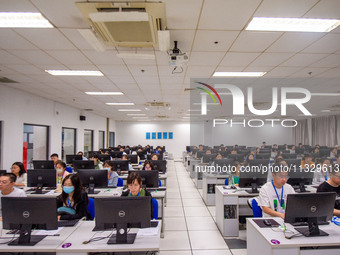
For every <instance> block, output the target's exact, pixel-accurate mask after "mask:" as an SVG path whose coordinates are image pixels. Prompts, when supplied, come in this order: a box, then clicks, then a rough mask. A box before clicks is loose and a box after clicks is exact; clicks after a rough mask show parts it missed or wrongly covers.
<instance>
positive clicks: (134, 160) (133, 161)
mask: <svg viewBox="0 0 340 255" xmlns="http://www.w3.org/2000/svg"><path fill="white" fill-rule="evenodd" d="M127 158H128V161H129V162H130V164H138V155H136V154H133V155H127Z"/></svg>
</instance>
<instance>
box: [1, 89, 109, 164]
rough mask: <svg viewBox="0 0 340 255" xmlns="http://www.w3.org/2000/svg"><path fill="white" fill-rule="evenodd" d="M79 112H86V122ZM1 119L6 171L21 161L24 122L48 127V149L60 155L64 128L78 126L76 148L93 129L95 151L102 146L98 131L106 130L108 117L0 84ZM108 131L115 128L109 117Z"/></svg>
mask: <svg viewBox="0 0 340 255" xmlns="http://www.w3.org/2000/svg"><path fill="white" fill-rule="evenodd" d="M80 115H85V116H86V121H80V120H79V116H80ZM0 121H3V130H2V133H3V134H2V138H3V140H2V157H1V158H2V165H1V166H0V167H1V168H3V169H7V170H8V169H10V166H11V164H12V163H13V162H15V161H22V153H23V148H22V147H23V125H24V123H26V124H37V125H46V126H49V127H50V145H49V150H50V151H49V152H50V154H51V153H58V154H59V155H61V133H62V127H69V128H76V129H77V139H76V140H77V144H76V150H77V151H79V150H81V151H82V150H83V146H84V129H91V130H94V141H93V142H94V143H93V145H94V149H95V150H97V149H99V148H98V136H99V132H98V131H99V130H106V118H105V117H102V116H98V115H95V114H91V113H88V112H86V113H85V114H84V112H81V110H79V109H76V108H72V107H69V106H66V105H62V104H59V103H56V102H53V101H51V100H47V99H44V98H42V97H38V96H35V95H32V94H29V93H26V92H23V91H20V90H16V89H13V88H10V87H6V86H0ZM109 130H110V131H115V123H114V121H113V120H110V129H109ZM106 133H107V132H106ZM106 133H105V135H107V134H106Z"/></svg>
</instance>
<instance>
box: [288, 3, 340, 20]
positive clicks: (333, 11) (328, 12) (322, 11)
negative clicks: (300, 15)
mask: <svg viewBox="0 0 340 255" xmlns="http://www.w3.org/2000/svg"><path fill="white" fill-rule="evenodd" d="M294 2H295V3H296V1H294ZM339 10H340V2H339V1H338V0H323V1H318V3H317V4H316V5H314V6H313V8H312V9H311V10H309V11H308V12H307V13H306V14H305V15H304V17H305V18H316V17H318V18H319V19H339Z"/></svg>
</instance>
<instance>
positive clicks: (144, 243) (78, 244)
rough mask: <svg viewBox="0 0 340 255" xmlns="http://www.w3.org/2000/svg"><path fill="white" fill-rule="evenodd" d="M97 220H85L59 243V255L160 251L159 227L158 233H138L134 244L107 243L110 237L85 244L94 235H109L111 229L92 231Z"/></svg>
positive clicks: (133, 231)
mask: <svg viewBox="0 0 340 255" xmlns="http://www.w3.org/2000/svg"><path fill="white" fill-rule="evenodd" d="M94 226H95V222H93V221H86V222H83V223H82V224H81V225H80V226H79V227H78V229H77V231H75V232H74V233H73V234H71V235H69V236H68V237H67V238H66V239H64V241H63V242H62V243H61V244H59V246H58V248H57V249H56V251H57V254H58V255H66V254H68V255H69V254H72V253H76V254H77V255H81V254H84V255H85V254H87V253H88V252H133V251H145V252H146V251H159V247H160V244H159V241H160V238H159V228H158V234H157V235H150V236H141V235H139V234H137V237H136V240H135V242H134V243H133V244H115V245H110V244H107V241H108V239H107V238H106V239H103V240H101V241H98V242H90V243H88V244H83V242H84V241H87V240H89V239H91V238H93V237H100V236H107V235H109V234H110V233H111V231H103V232H92V230H93V228H94ZM135 232H136V229H131V230H130V232H129V233H135Z"/></svg>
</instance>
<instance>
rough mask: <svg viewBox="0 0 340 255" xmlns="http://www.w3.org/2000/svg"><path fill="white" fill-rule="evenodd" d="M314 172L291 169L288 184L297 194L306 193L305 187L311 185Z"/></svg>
mask: <svg viewBox="0 0 340 255" xmlns="http://www.w3.org/2000/svg"><path fill="white" fill-rule="evenodd" d="M313 178H314V172H313V171H309V170H306V169H299V168H297V169H296V170H295V169H291V170H290V171H289V179H288V181H287V183H288V184H290V185H292V186H293V188H294V189H295V190H296V191H297V192H306V188H305V185H311V184H312V182H313Z"/></svg>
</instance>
